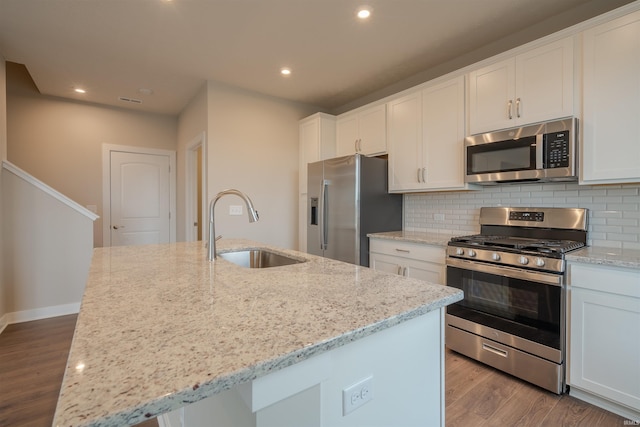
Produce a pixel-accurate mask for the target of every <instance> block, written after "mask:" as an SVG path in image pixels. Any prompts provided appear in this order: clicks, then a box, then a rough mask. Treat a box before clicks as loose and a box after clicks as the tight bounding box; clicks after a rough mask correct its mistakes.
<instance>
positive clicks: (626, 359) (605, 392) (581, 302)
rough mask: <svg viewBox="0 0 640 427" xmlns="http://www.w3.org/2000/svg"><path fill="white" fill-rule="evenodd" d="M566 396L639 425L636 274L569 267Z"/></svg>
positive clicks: (639, 291)
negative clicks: (581, 400)
mask: <svg viewBox="0 0 640 427" xmlns="http://www.w3.org/2000/svg"><path fill="white" fill-rule="evenodd" d="M569 310H570V311H569V313H570V314H569V324H568V327H569V354H568V378H567V383H568V384H569V385H570V394H571V395H573V396H575V397H577V398H579V399H583V400H586V401H588V402H590V403H593V404H595V405H597V406H600V407H603V408H605V409H607V410H609V411H611V412H615V413H618V414H620V415H622V416H624V417H627V418H629V419H634V420H638V419H640V271H639V270H636V269H631V268H621V267H609V266H601V265H593V264H583V263H570V264H569Z"/></svg>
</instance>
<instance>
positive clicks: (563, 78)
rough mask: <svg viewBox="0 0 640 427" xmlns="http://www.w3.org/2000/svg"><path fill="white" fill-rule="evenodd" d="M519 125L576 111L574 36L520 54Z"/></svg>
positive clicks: (516, 121)
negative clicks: (574, 100) (574, 103)
mask: <svg viewBox="0 0 640 427" xmlns="http://www.w3.org/2000/svg"><path fill="white" fill-rule="evenodd" d="M515 81H516V92H515V93H516V95H515V99H514V100H513V103H514V104H513V107H514V108H513V114H514V116H515V123H516V125H518V126H520V125H525V124H529V123H535V122H541V121H544V120H551V119H557V118H560V117H568V116H571V115H572V114H573V37H570V38H567V39H563V40H560V41H558V42H555V43H551V44H548V45H545V46H542V47H539V48H537V49H532V50H530V51H528V52H525V53H523V54H521V55H518V56H517V57H516V80H515Z"/></svg>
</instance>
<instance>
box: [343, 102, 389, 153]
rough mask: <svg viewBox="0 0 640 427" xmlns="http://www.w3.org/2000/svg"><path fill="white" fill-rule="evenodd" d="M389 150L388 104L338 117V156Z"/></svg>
mask: <svg viewBox="0 0 640 427" xmlns="http://www.w3.org/2000/svg"><path fill="white" fill-rule="evenodd" d="M386 152H387V124H386V105H385V104H381V105H376V106H373V107H369V108H365V109H363V110H359V111H357V112H353V113H345V114H343V115H341V116H339V117H338V122H337V130H336V156H348V155H350V154H356V153H360V154H364V155H365V156H373V155H379V154H385V153H386Z"/></svg>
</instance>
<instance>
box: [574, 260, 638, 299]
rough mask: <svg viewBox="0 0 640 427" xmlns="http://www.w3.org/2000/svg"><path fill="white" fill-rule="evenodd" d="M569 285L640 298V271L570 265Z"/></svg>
mask: <svg viewBox="0 0 640 427" xmlns="http://www.w3.org/2000/svg"><path fill="white" fill-rule="evenodd" d="M569 285H570V286H571V287H574V288H584V289H591V290H593V291H599V292H607V293H612V294H620V295H627V296H632V297H636V298H640V270H634V269H631V268H622V267H610V266H604V265H590V264H574V263H569Z"/></svg>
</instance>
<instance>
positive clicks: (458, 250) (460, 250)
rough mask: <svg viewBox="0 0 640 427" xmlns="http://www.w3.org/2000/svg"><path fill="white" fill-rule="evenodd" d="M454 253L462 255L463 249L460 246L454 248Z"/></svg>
mask: <svg viewBox="0 0 640 427" xmlns="http://www.w3.org/2000/svg"><path fill="white" fill-rule="evenodd" d="M456 255H464V249H462V248H458V249H456Z"/></svg>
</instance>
